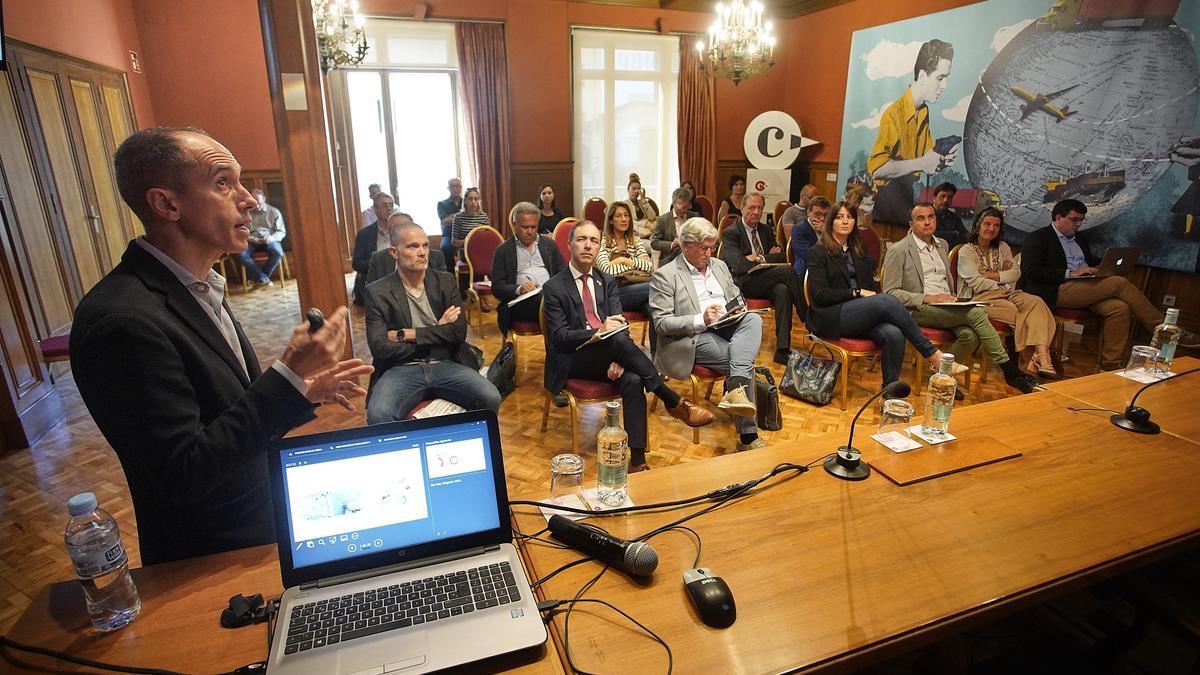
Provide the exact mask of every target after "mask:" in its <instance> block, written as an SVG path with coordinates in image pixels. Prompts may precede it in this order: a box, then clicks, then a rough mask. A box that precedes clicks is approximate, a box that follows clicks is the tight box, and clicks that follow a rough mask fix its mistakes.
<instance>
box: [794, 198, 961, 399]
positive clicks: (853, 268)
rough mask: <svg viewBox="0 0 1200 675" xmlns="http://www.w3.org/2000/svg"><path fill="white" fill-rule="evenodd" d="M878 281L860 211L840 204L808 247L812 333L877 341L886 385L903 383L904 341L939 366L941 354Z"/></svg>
mask: <svg viewBox="0 0 1200 675" xmlns="http://www.w3.org/2000/svg"><path fill="white" fill-rule="evenodd" d="M874 277H875V261H874V260H872V259H871V257H870V256H868V255H867V254H865V253H864V252H863V248H862V244H861V243H860V242H859V240H858V209H857V208H856V207H854V206H852V205H851V204H849V203H847V202H844V201H843V202H840V203H838V204H836V205H835V206H834V208H832V209H830V210H829V217H828V219H827V222H826V225H825V230H824V232H822V233H821V236H820V238H819V239H818V240H817V243H816V244H814V245H813V246H811V247H809V249H808V277H807V279H808V293H809V297H810V302H809V303H808V316H807V317H806V319H805V323H806V324H807V325H808V329H809V330H810V331H812V333H813V334H814V335H816V336H818V337H822V338H828V339H837V338H841V337H852V338H865V339H869V340H871V341H873V342H874V343H875V344H876V345H878V346H879V349H880V350H881V352H882V358H881V359H880V362H881V363H882V364H883V384H884V385H888V384H891V383H892V382H895V381H896V380H898V379H900V366H901V364H903V362H904V341H905V340H908V341H909V342H911V343H912V345H913V347H915V348H916V349H917V351H918V352H920V353H921V355H922V356H924V357H925V358H926V359H928V360H929V362H930V364H932V365H933V367H934V368H937V366H938V364H939V360H940V359H941V357H942V352H941V350H939V349H938V348H937V347H935V346H934V345H933V343H932V342H930V341H929V338H927V337H925V335H924V334H922V333H921V329H920V328H918V327H917V322H916V321H914V320H913V318H912V315H910V314H909V313H908V310H907V309H905V308H904V304H903V303H902V302H900V300H899V298H897V297H896V296H894V295H889V294H887V293H880V292H879V284H878V283H876V282H875V278H874Z"/></svg>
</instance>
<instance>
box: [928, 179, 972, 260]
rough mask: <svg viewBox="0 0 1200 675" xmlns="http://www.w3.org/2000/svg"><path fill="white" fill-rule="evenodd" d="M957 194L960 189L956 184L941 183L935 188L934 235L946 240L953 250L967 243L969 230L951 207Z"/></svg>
mask: <svg viewBox="0 0 1200 675" xmlns="http://www.w3.org/2000/svg"><path fill="white" fill-rule="evenodd" d="M956 194H958V188H957V187H955V185H954V183H941V184H939V185H938V186H937V187H935V188H933V211H934V215H935V216H936V217H937V226H936V227H935V228H934V230H933V234H934V235H935V236H938V237H941V238H942V239H945V240H946V245H947V246H949V247H950V248H952V249H953V248H954V247H955V246H958V245H960V244H962V243H964V242H966V241H967V228H966V227H964V226H963V221H962V218H959V217H958V214H957V213H955V212H954V209H953V208H951V207H950V203H951V202H952V201H954V195H956Z"/></svg>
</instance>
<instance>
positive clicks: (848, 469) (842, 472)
mask: <svg viewBox="0 0 1200 675" xmlns="http://www.w3.org/2000/svg"><path fill="white" fill-rule="evenodd" d="M850 449H851V450H853V448H850ZM846 450H847V448H846V446H844V445H843V446H842V447H840V448H838V451H837V452H836V453H834V454H833V455H831V456H829V457H826V458H825V462H824V466H825V471H826V472H828V473H829V475H831V476H833V477H835V478H840V479H842V480H865V479H866V478H867V476H870V475H871V467H870V466H869V465H868V464H867V463H866V462H864V461H862V460H861V459H847V458H845V457H843V456H842V453H843V452H845V451H846ZM854 454H855V455H857V454H858V451H857V450H855V452H854Z"/></svg>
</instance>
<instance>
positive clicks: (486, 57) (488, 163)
mask: <svg viewBox="0 0 1200 675" xmlns="http://www.w3.org/2000/svg"><path fill="white" fill-rule="evenodd" d="M454 33H455V37H456V38H457V42H458V67H459V77H460V83H461V88H462V100H463V106H464V112H465V114H464V115H463V117H464V118H465V119H466V127H467V129H466V131H467V145H468V153H467V156H468V158H469V161H470V163H471V167H472V169H474V174H475V177H476V180H477V182H478V183H479V190H480V192H481V193H482V196H483V203H484V210H485V211H487V214H488V215H489V216H491V219H492V225H494V226H496V229H498V230H500V232H501V233H503V234H504V235H505V236H507V235H508V230H509V227H508V222H507V219H508V206H509V199H510V196H509V181H508V170H509V161H510V158H511V150H510V148H509V142H508V63H507V60H506V57H505V47H504V26H502V25H500V24H495V23H458V24H455V28H454Z"/></svg>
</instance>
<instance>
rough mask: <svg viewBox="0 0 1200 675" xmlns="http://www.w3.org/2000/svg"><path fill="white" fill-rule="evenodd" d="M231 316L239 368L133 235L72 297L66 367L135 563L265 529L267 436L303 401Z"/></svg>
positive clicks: (240, 542)
mask: <svg viewBox="0 0 1200 675" xmlns="http://www.w3.org/2000/svg"><path fill="white" fill-rule="evenodd" d="M226 311H228V307H226ZM230 316H232V313H231V314H230ZM234 327H235V328H236V329H237V335H238V340H239V342H240V343H241V350H242V355H243V357H244V358H245V360H246V368H247V370H248V371H249V376H248V377H247V374H246V372H245V371H243V370H242V366H241V364H239V363H238V361H237V358H236V357H235V356H234V354H233V352H232V351H231V350H230V348H229V344H228V343H227V342H226V341H225V338H224V337H223V336H222V335H221V332H220V330H218V329H217V327H216V325H215V324H214V323H213V320H212V319H211V318H210V317H209V315H208V313H207V312H206V311H205V310H204V309H203V308H202V307H201V306H200V303H199V302H198V301H197V300H196V298H195V297H194V296H193V295H192V294H191V293H190V292H189V291H188V289H186V288H185V287H184V286H183V285H182V284H180V283H179V280H178V279H177V278H176V277H175V275H174V274H172V273H171V271H170V270H168V269H167V268H166V267H165V266H163V264H162V263H160V262H159V261H158V260H157V259H155V258H154V256H152V255H151V254H150V253H148V252H147V251H145V250H143V249H142V248H141V247H140V246H139V245H138V244H137V243H136V242H131V243H130V244H129V247H128V248H127V249H126V251H125V255H124V256H122V258H121V263H120V264H119V265H117V266H116V267H115V268H114V269H113V270H112V271H111V272H109V273H108V275H107V276H105V277H104V278H103V279H102V280H101V281H100V283H98V284H96V286H95V287H94V288H92V290H91V291H89V292H88V294H87V295H86V296H84V298H83V300H82V301H80V303H79V306H78V307H77V308H76V309H75V321H74V325H73V327H72V329H71V369H72V371H73V372H74V375H75V382H76V384H77V385H78V386H79V393H80V395H81V396H82V397H83V401H84V403H85V404H87V407H88V411H89V412H90V413H91V414H92V418H93V419H94V420H95V421H96V426H97V427H99V428H100V432H101V433H103V434H104V437H105V438H106V439H107V440H108V442H109V444H110V445H111V446H112V448H113V450H114V451H116V453H117V457H118V458H119V459H120V460H121V468H122V469H124V471H125V477H126V479H127V480H128V482H129V493H130V495H131V496H132V497H133V506H134V509H135V510H136V513H137V525H138V541H139V544H140V548H141V552H142V564H144V565H151V564H155V563H161V562H167V561H170V560H177V559H180V558H191V557H194V556H200V555H206V554H209V553H217V552H220V551H228V550H232V549H236V548H242V547H245V546H254V545H258V544H268V543H272V542H274V541H275V528H274V519H273V517H272V506H271V497H270V494H271V492H270V486H269V480H268V474H267V454H266V453H267V445H268V443H269V442H270V441H271V440H273V439H276V438H279V437H280V436H282V435H283V434H284V433H286V432H287V431H289V430H290V429H292V428H294V427H296V426H298V425H300V424H303V423H304V422H307V421H309V420H311V419H312V418H313V417H314V415H313V412H312V411H313V406H312V404H310V403H309V402H308V400H307V399H306V398H305V397H304V396H302V395H301V394H300V392H298V391H297V390H296V388H295V387H293V386H292V385H291V383H289V382H288V381H287V379H286V378H284V377H283V376H282V375H280V374H279V373H278V372H276V371H275V370H273V369H267V371H266V372H263V371H262V370H260V368H259V366H258V359H257V357H255V355H254V348H253V347H252V346H251V345H250V342H249V341H248V340H247V339H246V336H245V334H243V333H242V329H241V325H240V324H238V323H237V321H236V320H235V321H234Z"/></svg>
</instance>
